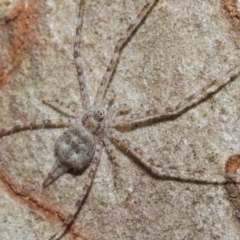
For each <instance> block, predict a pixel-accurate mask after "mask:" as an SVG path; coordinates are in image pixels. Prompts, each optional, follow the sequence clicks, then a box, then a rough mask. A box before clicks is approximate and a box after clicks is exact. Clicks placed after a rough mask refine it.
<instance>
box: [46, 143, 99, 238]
mask: <svg viewBox="0 0 240 240" xmlns="http://www.w3.org/2000/svg"><path fill="white" fill-rule="evenodd" d="M101 153H102V143H98V144H97V145H96V151H95V154H94V156H93V160H92V163H91V167H90V171H89V173H88V177H87V180H86V183H85V186H84V188H83V190H82V193H81V195H80V197H79V200H78V201H77V202H76V204H75V206H74V208H73V210H72V212H71V214H69V216H68V217H67V218H66V220H65V221H64V223H63V225H62V226H61V229H59V231H57V232H56V233H55V234H54V235H53V236H51V238H50V239H49V240H53V239H59V238H60V237H62V236H63V235H64V234H65V232H66V230H67V228H68V226H69V225H70V224H71V223H72V222H73V220H74V218H75V216H76V215H77V213H78V212H79V210H80V208H81V206H82V204H83V202H84V200H85V198H86V196H87V195H88V192H89V190H90V187H91V185H92V183H93V179H94V176H95V173H96V171H97V167H98V164H99V162H100V157H101Z"/></svg>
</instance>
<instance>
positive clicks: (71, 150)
mask: <svg viewBox="0 0 240 240" xmlns="http://www.w3.org/2000/svg"><path fill="white" fill-rule="evenodd" d="M156 2H157V0H154V1H151V2H148V3H147V4H146V5H145V6H144V7H143V9H142V10H141V11H140V13H139V14H138V15H137V17H136V18H135V19H134V20H133V21H132V23H131V24H130V26H129V27H128V29H127V31H126V33H125V34H123V36H122V37H121V38H120V39H119V40H118V41H117V43H116V45H115V49H114V52H113V55H112V58H111V60H110V62H109V64H108V66H107V69H106V72H105V74H104V76H103V78H102V80H101V82H100V85H99V88H98V90H97V93H96V96H95V99H94V102H93V103H91V102H90V98H89V94H88V91H87V87H86V80H85V77H84V74H83V68H82V60H81V54H80V53H81V52H80V41H81V37H80V33H81V27H82V20H83V11H84V7H83V0H81V1H80V7H79V16H78V24H77V30H76V38H75V44H74V59H75V64H76V68H77V73H78V82H79V86H80V95H81V101H82V106H83V112H82V113H80V111H78V109H72V108H71V106H68V105H66V104H64V103H63V102H60V101H58V100H54V101H44V103H45V104H47V105H49V106H50V107H52V108H53V109H54V110H58V111H60V112H61V113H62V114H63V115H65V116H67V117H68V118H67V119H66V120H62V119H61V120H59V121H52V120H46V121H43V122H33V123H30V124H22V125H17V126H14V127H10V128H6V129H1V130H0V137H5V136H8V135H11V134H13V133H17V132H20V131H27V130H36V129H43V128H68V129H67V130H66V131H65V132H64V133H63V134H62V135H61V136H60V137H59V138H58V140H57V141H56V143H55V148H54V155H55V158H56V160H55V163H54V165H53V167H52V169H51V170H50V172H49V173H48V175H47V177H46V178H45V180H44V181H43V184H42V186H43V188H46V187H48V186H49V185H50V184H51V183H52V182H53V181H55V180H56V179H58V178H59V177H60V176H62V175H63V174H64V173H66V172H67V171H69V170H70V169H76V170H81V169H84V168H86V167H89V168H90V169H89V173H88V177H87V179H86V183H85V186H84V188H83V190H82V193H81V196H80V197H79V200H78V201H77V202H76V204H75V206H74V208H73V210H72V212H71V214H70V215H69V216H68V217H67V219H66V220H65V221H64V223H63V224H62V226H61V228H60V229H59V230H58V231H57V232H56V233H55V234H53V235H52V237H51V238H50V239H59V238H61V237H62V236H63V235H64V234H65V232H66V230H67V228H68V227H69V225H70V224H71V223H72V222H73V221H74V218H75V217H76V215H77V213H78V211H79V209H80V208H81V205H82V204H83V202H84V200H85V198H86V196H87V194H88V192H89V190H90V187H91V185H92V182H93V179H94V175H95V173H96V171H97V167H98V164H99V161H100V157H101V153H102V149H103V145H104V146H105V148H106V151H107V153H108V155H109V158H110V159H111V162H112V164H113V168H114V175H116V167H117V165H118V160H117V159H116V154H115V147H114V145H113V143H115V144H116V145H117V146H118V147H120V148H121V149H125V150H127V151H129V152H130V153H131V154H132V155H133V156H134V157H136V158H137V159H139V161H140V162H141V164H142V165H143V166H144V167H145V168H147V169H148V170H149V171H150V172H151V173H152V174H153V175H156V176H160V177H173V178H178V179H185V180H193V181H194V180H196V179H197V180H199V179H201V181H203V182H204V181H206V182H216V183H225V182H226V180H225V178H224V176H223V175H221V174H219V173H215V172H212V173H210V174H211V176H212V177H213V178H212V180H211V181H209V180H208V179H209V178H208V177H209V174H208V175H207V174H206V175H204V171H199V170H193V169H188V168H187V167H182V168H179V167H178V168H175V167H170V166H169V165H168V164H164V165H161V166H160V165H158V164H157V163H156V162H155V161H154V159H153V158H152V157H151V155H149V154H148V153H146V152H145V151H143V150H142V148H141V147H139V146H137V144H135V143H133V142H132V141H130V140H129V139H128V138H126V137H125V136H124V135H123V134H122V133H121V132H120V131H119V127H121V126H123V127H124V126H125V125H128V126H131V125H134V124H136V123H142V122H147V123H148V122H149V120H153V119H154V120H161V119H165V118H171V117H177V116H179V115H181V114H182V113H184V112H185V111H186V110H188V109H190V108H191V107H193V106H195V105H196V104H197V103H199V102H200V101H202V100H203V99H205V98H206V97H207V96H208V95H210V94H212V93H215V92H216V91H217V90H218V89H220V88H221V87H223V86H224V85H226V84H227V83H229V82H230V81H232V80H233V79H234V78H235V77H236V76H238V74H239V73H240V68H239V67H234V68H232V69H231V70H229V71H227V72H226V73H225V74H223V77H222V78H221V79H220V80H214V81H212V82H211V83H210V84H208V85H206V86H205V87H203V88H202V89H200V90H199V91H197V92H195V93H194V94H192V95H190V96H189V97H188V98H186V99H185V100H184V101H182V102H181V103H179V104H177V105H176V106H169V107H165V108H155V109H149V110H143V111H139V112H132V111H131V108H130V106H129V105H128V104H126V103H119V104H115V103H113V102H114V97H115V92H114V90H113V89H112V88H110V87H109V84H110V81H111V77H112V76H113V73H114V71H115V69H116V65H117V63H118V61H119V57H120V54H121V51H122V50H123V48H124V46H125V44H126V43H127V42H128V41H129V39H130V37H132V36H133V34H134V32H135V31H136V30H137V28H138V27H139V26H140V25H141V23H142V22H143V21H144V19H145V18H146V17H147V15H148V14H149V13H150V11H151V10H152V8H153V7H154V5H155V4H156ZM88 165H89V166H88ZM186 174H188V176H186ZM214 177H215V178H214Z"/></svg>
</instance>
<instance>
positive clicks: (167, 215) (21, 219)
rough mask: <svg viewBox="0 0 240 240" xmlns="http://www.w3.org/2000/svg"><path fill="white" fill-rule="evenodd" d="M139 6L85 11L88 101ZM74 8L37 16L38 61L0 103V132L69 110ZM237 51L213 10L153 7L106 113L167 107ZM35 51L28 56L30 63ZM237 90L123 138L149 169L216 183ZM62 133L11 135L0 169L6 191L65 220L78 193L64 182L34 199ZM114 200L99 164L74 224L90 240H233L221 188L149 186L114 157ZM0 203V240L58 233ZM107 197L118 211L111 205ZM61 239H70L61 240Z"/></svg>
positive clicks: (234, 147)
mask: <svg viewBox="0 0 240 240" xmlns="http://www.w3.org/2000/svg"><path fill="white" fill-rule="evenodd" d="M145 3H146V1H142V0H141V1H120V0H119V1H109V0H104V1H86V11H85V15H84V24H83V32H82V45H81V48H82V58H83V63H84V66H83V67H84V73H85V76H86V79H87V86H88V91H89V93H90V97H91V100H92V101H93V97H94V95H95V93H96V91H97V87H98V85H99V80H100V79H101V77H102V76H103V73H104V71H105V69H106V66H107V64H108V62H109V59H110V57H111V55H112V51H113V48H114V45H115V43H116V41H117V40H118V38H119V37H120V36H121V33H122V32H124V31H125V29H126V28H127V27H128V25H129V23H130V21H131V19H132V18H133V17H135V16H136V15H137V14H138V12H139V11H140V10H141V8H142V6H143V5H144V4H145ZM78 4H79V1H75V0H70V1H69V0H68V1H67V0H61V1H57V0H51V1H50V0H46V1H44V2H43V3H42V5H41V9H42V12H43V13H45V15H42V16H41V19H40V21H39V28H40V33H41V35H40V36H39V39H40V40H39V43H40V45H41V46H42V47H41V50H36V51H33V52H31V54H29V55H28V56H26V57H25V59H24V61H23V62H22V64H21V67H20V69H19V70H18V72H17V73H16V74H15V75H14V77H13V78H12V79H11V81H10V82H9V83H8V84H7V85H5V86H4V91H2V90H1V91H2V92H3V93H1V97H0V112H1V118H0V126H1V127H2V126H3V127H7V126H12V125H13V124H15V123H22V122H25V121H32V120H41V119H58V118H59V117H60V116H61V115H60V114H58V113H56V112H54V111H53V110H52V109H50V108H49V107H48V106H46V105H43V104H42V100H43V99H53V98H54V97H57V98H59V99H62V100H63V101H65V102H67V103H70V102H72V101H75V102H78V103H79V107H80V108H81V103H80V97H79V91H78V83H77V75H76V69H75V65H74V59H73V43H74V37H75V27H76V21H77V12H78ZM239 47H240V41H239V35H238V33H236V32H234V30H232V29H231V26H230V24H229V23H228V21H227V19H226V18H225V16H224V15H223V12H222V10H221V6H220V2H218V1H214V0H195V1H191V0H183V1H159V2H158V3H157V5H156V6H155V7H154V9H153V10H152V11H151V13H150V14H149V15H148V17H147V19H146V21H145V22H144V23H143V25H142V26H141V27H140V28H139V30H138V31H137V32H136V34H135V35H134V36H133V38H132V39H131V41H130V42H129V43H128V44H127V45H126V47H125V48H124V50H123V52H122V54H121V58H120V61H119V64H118V67H117V70H116V72H115V75H114V78H113V79H112V82H111V86H112V87H113V88H114V89H115V91H116V99H115V102H118V101H123V100H124V102H126V103H128V104H129V105H130V106H131V107H132V109H134V110H141V109H149V108H150V109H151V108H154V107H164V106H169V105H170V106H171V105H176V104H177V103H179V102H180V101H181V100H183V99H184V98H185V97H186V96H189V95H190V94H192V93H194V92H195V91H197V90H199V89H200V88H201V87H203V86H204V85H206V84H207V83H209V82H211V81H212V80H214V79H215V78H218V77H220V76H221V73H223V72H225V71H227V70H228V69H230V68H231V67H233V66H234V65H236V64H237V63H238V62H239V59H240V52H239ZM38 51H40V52H38ZM239 80H240V79H239V78H238V79H236V80H235V81H234V82H232V83H231V84H229V85H227V86H226V87H225V88H224V89H222V90H221V91H220V92H218V93H217V94H215V95H214V96H213V97H211V98H209V99H207V100H206V101H204V102H203V103H201V104H199V105H197V106H196V107H194V108H193V109H190V110H189V111H187V112H186V113H184V114H183V115H181V116H180V117H178V118H177V119H174V120H171V121H170V120H169V121H159V122H157V123H154V124H153V125H148V126H146V127H142V128H139V129H136V130H134V131H132V132H125V133H124V134H125V135H126V136H127V137H129V138H130V139H132V140H133V141H135V142H137V143H138V144H139V145H140V146H143V149H144V150H146V151H147V152H148V153H150V154H151V155H152V156H153V157H154V158H156V159H158V161H159V162H166V161H168V162H169V163H170V164H172V165H174V166H182V165H187V166H189V167H192V168H193V169H196V168H197V169H202V168H209V169H210V170H216V171H218V172H224V166H225V163H226V160H227V158H228V156H229V155H231V154H234V153H238V152H239V139H240V132H239V131H238V129H239V124H240V120H239V112H240V111H239V110H240V109H239V100H240V87H239V85H240V81H239ZM63 131H64V129H61V130H57V129H53V130H37V131H32V132H21V133H17V134H13V135H11V136H8V137H5V138H3V139H0V153H1V155H0V158H1V159H0V161H1V163H2V164H3V165H4V166H5V167H6V169H7V170H8V171H9V174H10V175H11V176H13V177H14V178H15V179H17V181H19V182H21V183H23V184H27V185H28V186H31V188H33V189H36V191H38V192H41V193H42V196H44V197H45V198H46V199H48V200H49V201H51V202H52V203H54V204H58V205H60V206H61V207H62V208H64V209H69V210H71V208H72V206H73V205H74V204H75V202H76V201H77V200H78V196H79V195H80V192H81V189H82V188H83V186H84V183H85V179H86V174H87V171H85V172H84V173H83V174H82V175H79V176H76V177H75V176H72V175H71V174H65V175H64V176H63V177H61V178H60V179H59V180H57V181H56V182H55V183H53V184H52V185H51V186H49V187H48V188H47V189H45V190H44V191H43V190H42V189H41V184H42V181H43V179H44V177H45V176H46V174H47V173H48V171H49V170H50V168H51V166H52V165H53V163H54V156H53V146H54V142H55V141H56V139H57V138H58V137H59V136H60V134H61V133H62V132H63ZM117 157H118V159H119V163H120V165H121V169H120V172H119V174H120V178H121V183H119V184H120V186H121V190H120V192H119V193H116V190H115V189H114V186H113V176H112V165H111V163H110V161H109V160H108V157H107V155H106V152H105V151H104V152H103V155H102V160H101V162H100V165H99V168H98V171H97V175H96V177H95V180H94V185H93V187H92V189H91V192H90V194H89V196H88V198H87V200H86V202H85V204H84V206H83V207H82V209H81V211H80V213H79V215H78V217H77V219H76V221H77V222H78V223H79V224H80V225H81V226H82V227H83V228H84V229H85V230H86V231H87V232H89V233H90V234H91V235H92V236H93V239H126V240H127V239H136V240H145V239H151V240H154V239H177V240H178V239H179V240H180V239H233V240H235V239H236V240H237V239H239V234H240V223H239V222H237V220H236V219H235V217H234V213H233V209H232V208H231V205H230V203H229V201H228V199H227V195H226V192H225V189H224V186H217V185H204V184H195V183H187V182H179V181H170V180H160V179H156V178H154V177H153V176H151V175H150V174H149V173H148V172H147V171H146V170H145V169H144V168H142V167H141V166H138V164H136V162H135V161H134V160H133V158H131V157H129V156H128V155H127V154H124V153H122V152H120V151H118V156H117ZM0 190H1V194H0V195H1V196H0V239H12V240H14V239H28V240H30V239H46V238H47V237H48V236H50V235H51V233H53V232H54V231H55V230H56V229H57V227H58V226H59V224H57V223H56V222H49V221H48V220H47V219H45V218H44V217H42V216H39V214H38V213H36V212H34V211H32V210H31V209H29V208H28V207H26V206H25V205H22V204H21V203H19V202H17V201H14V200H13V199H11V196H9V195H8V194H7V193H6V192H5V190H4V188H1V189H0ZM116 194H119V200H118V201H117V199H116ZM63 239H71V237H70V236H69V235H66V236H65V237H63Z"/></svg>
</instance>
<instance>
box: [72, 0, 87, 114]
mask: <svg viewBox="0 0 240 240" xmlns="http://www.w3.org/2000/svg"><path fill="white" fill-rule="evenodd" d="M83 12H84V9H83V0H81V1H80V5H79V14H78V21H77V29H76V37H75V43H74V59H75V64H76V68H77V73H78V82H79V85H80V92H81V98H82V105H83V109H85V110H86V109H88V108H90V98H89V94H88V91H87V86H86V80H85V77H84V74H83V67H82V58H81V50H80V42H81V29H82V21H83Z"/></svg>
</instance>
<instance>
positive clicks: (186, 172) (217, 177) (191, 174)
mask: <svg viewBox="0 0 240 240" xmlns="http://www.w3.org/2000/svg"><path fill="white" fill-rule="evenodd" d="M108 133H109V137H110V138H111V139H112V140H113V141H116V142H117V143H118V144H119V145H121V146H122V147H123V148H124V149H126V150H127V151H130V152H131V153H132V154H133V155H134V156H135V157H136V158H137V159H138V160H139V161H140V162H141V164H142V165H143V166H144V167H145V168H146V169H147V170H149V171H150V172H151V173H153V174H154V175H155V176H157V177H166V178H174V179H179V180H184V181H193V182H200V183H211V184H223V183H226V182H227V180H226V179H225V176H224V174H220V173H217V172H211V171H208V170H206V171H199V170H196V169H195V170H194V169H190V168H188V167H172V166H169V165H168V164H165V163H161V165H160V164H156V163H155V162H154V159H153V158H152V156H151V155H149V154H148V153H146V152H144V151H143V150H142V149H141V148H140V147H138V146H137V145H136V144H135V143H134V142H133V141H130V140H129V139H127V138H126V137H125V136H123V135H122V134H121V133H120V132H118V131H116V130H114V129H109V131H108ZM210 179H211V180H210Z"/></svg>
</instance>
